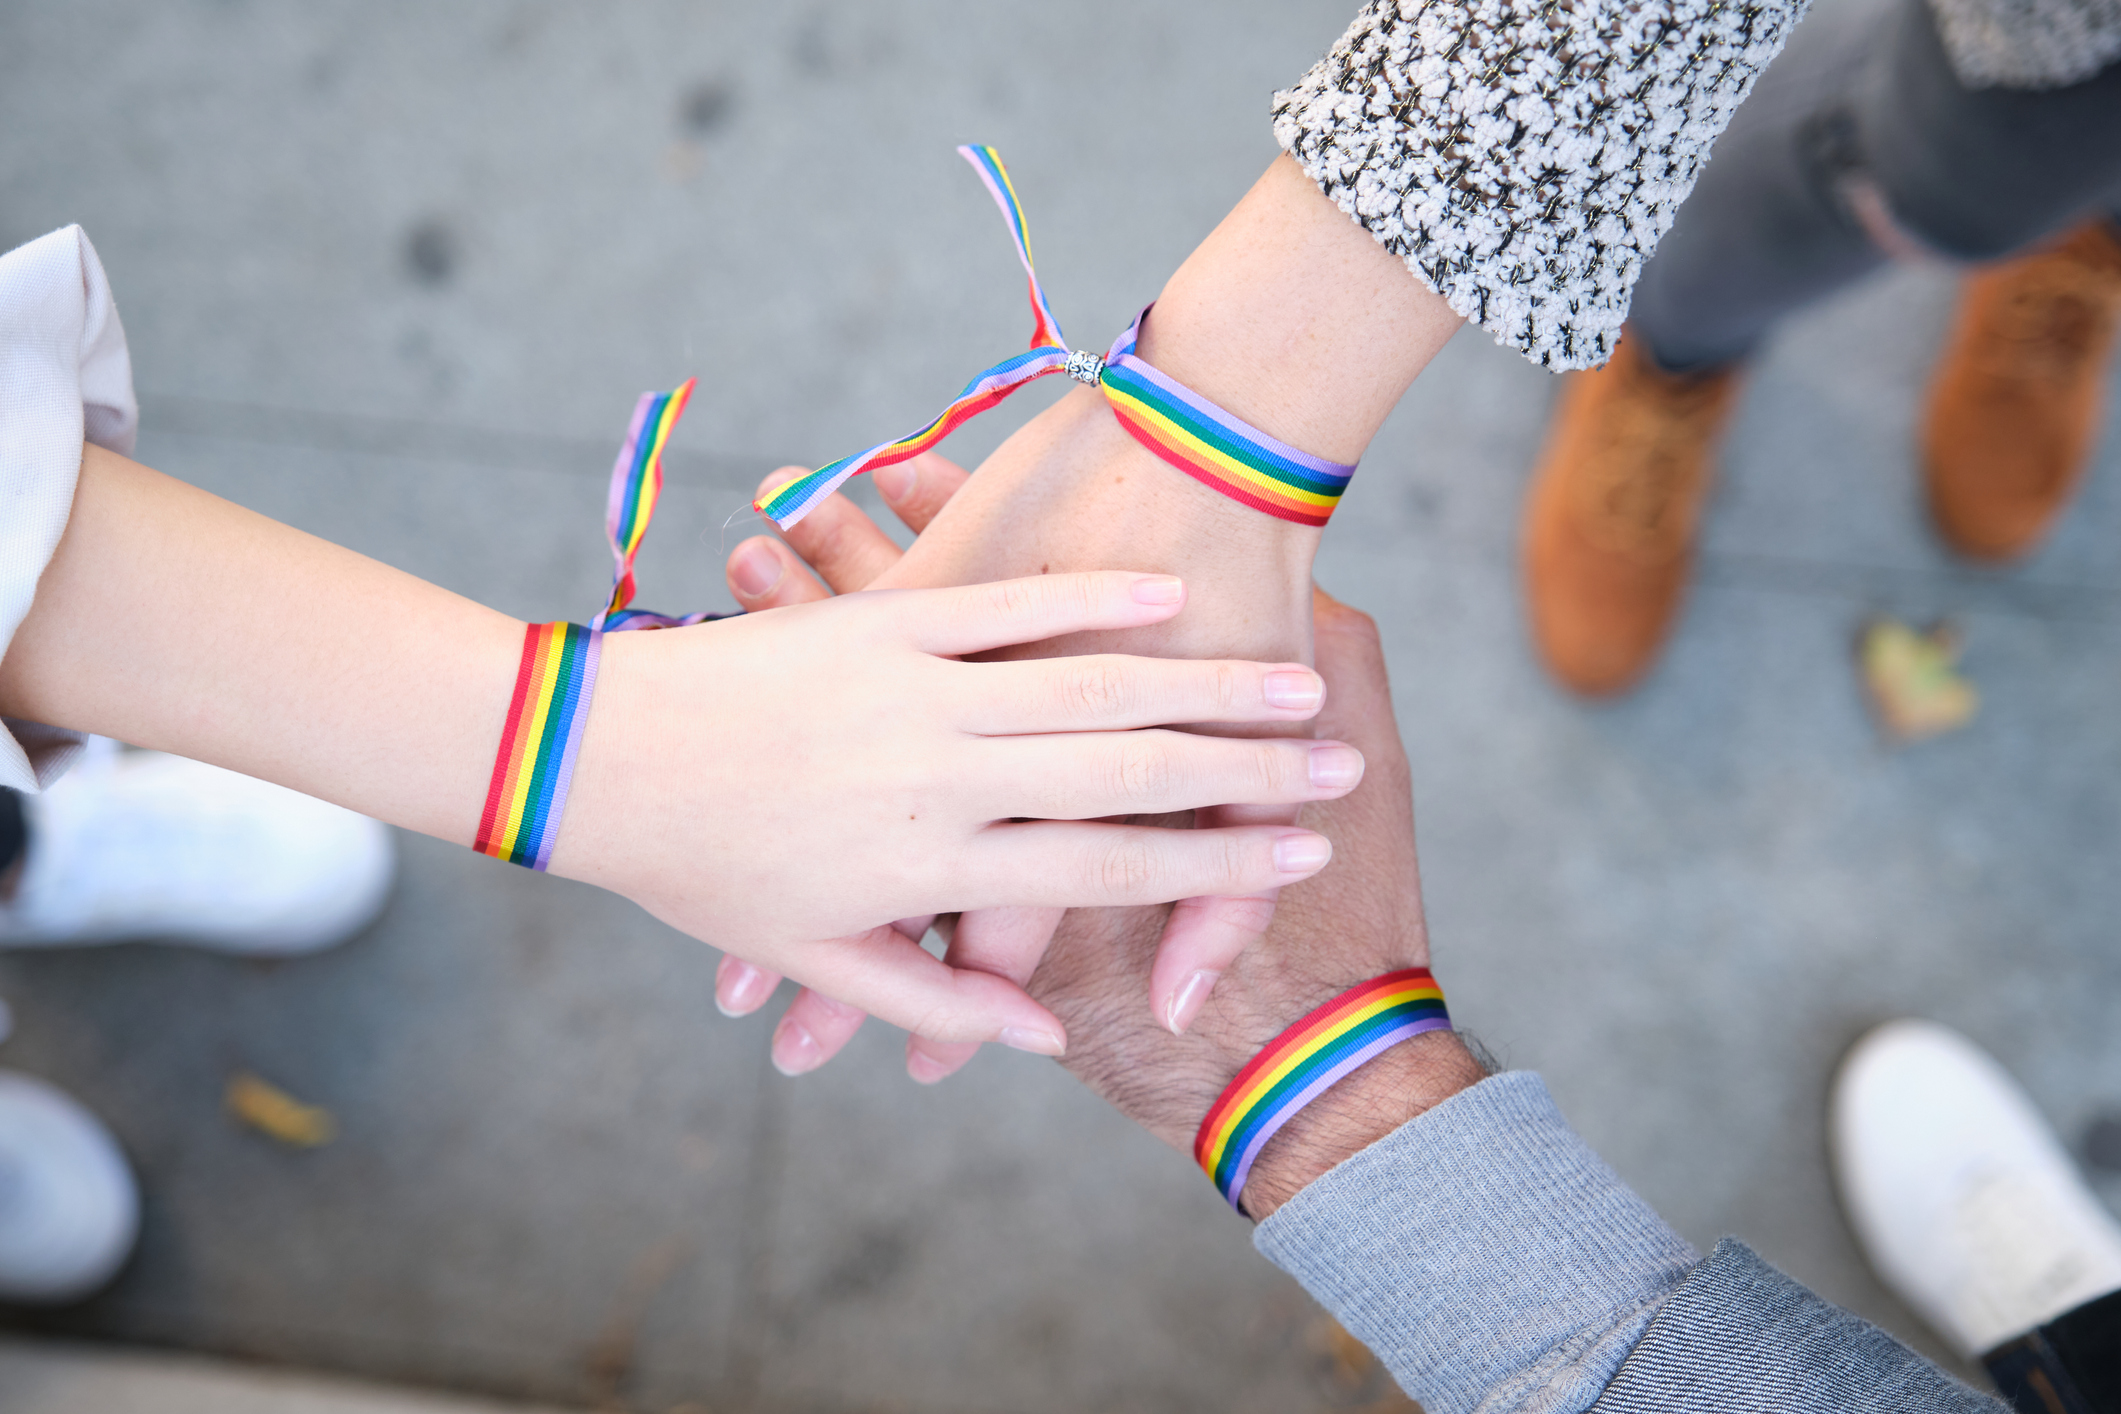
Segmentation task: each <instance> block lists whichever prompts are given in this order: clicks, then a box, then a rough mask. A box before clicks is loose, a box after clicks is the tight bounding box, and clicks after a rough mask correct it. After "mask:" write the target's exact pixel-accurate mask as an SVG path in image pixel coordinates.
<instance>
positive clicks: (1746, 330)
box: [1629, 0, 2121, 372]
mask: <svg viewBox="0 0 2121 1414" xmlns="http://www.w3.org/2000/svg"><path fill="white" fill-rule="evenodd" d="M1858 181H1866V182H1868V183H1870V184H1871V185H1872V186H1873V187H1874V188H1875V189H1876V191H1877V192H1878V194H1879V195H1880V196H1882V197H1883V199H1884V203H1885V206H1886V208H1887V209H1888V210H1889V211H1890V213H1891V215H1892V219H1893V224H1894V225H1895V226H1896V227H1897V228H1898V229H1899V230H1900V231H1902V232H1903V233H1905V234H1906V235H1908V236H1911V237H1913V238H1914V240H1915V241H1916V242H1918V243H1919V244H1921V245H1923V246H1926V247H1928V248H1929V249H1930V250H1931V251H1934V252H1935V253H1937V254H1939V255H1943V256H1946V257H1948V258H1951V259H1956V260H1965V261H1980V260H1995V259H2000V258H2002V257H2005V256H2009V255H2013V254H2016V253H2018V252H2019V251H2022V250H2025V249H2027V248H2029V247H2033V246H2037V245H2039V244H2040V243H2042V242H2043V241H2046V240H2047V239H2049V238H2051V237H2053V236H2056V235H2059V234H2061V233H2062V232H2064V231H2067V230H2069V229H2070V228H2072V227H2074V226H2076V225H2078V224H2080V223H2082V222H2083V221H2085V220H2086V219H2088V218H2091V217H2094V216H2097V215H2100V214H2105V215H2108V216H2109V217H2113V218H2116V219H2121V63H2117V64H2110V65H2108V66H2107V67H2106V68H2104V69H2102V70H2100V71H2099V72H2098V73H2096V74H2094V75H2093V76H2092V77H2090V78H2089V79H2086V80H2084V81H2083V82H2081V83H2077V84H2072V85H2070V86H2068V87H2066V88H2055V89H2043V90H2026V89H2006V88H1983V89H1969V88H1967V87H1965V86H1964V85H1963V84H1962V83H1960V81H1959V78H1958V76H1957V74H1955V73H1954V72H1953V70H1952V66H1951V61H1950V59H1949V58H1948V57H1947V56H1946V54H1945V49H1944V43H1943V40H1942V38H1941V37H1940V36H1939V35H1938V32H1937V25H1936V21H1935V19H1934V18H1933V17H1932V15H1931V13H1930V8H1929V6H1928V4H1926V3H1925V0H1830V3H1827V4H1823V5H1822V6H1820V7H1819V8H1817V9H1815V10H1814V12H1813V13H1812V15H1811V16H1810V17H1809V18H1807V19H1806V20H1805V21H1804V23H1802V24H1800V25H1799V26H1798V27H1797V30H1796V33H1795V34H1793V35H1792V36H1791V37H1790V43H1789V46H1788V47H1787V48H1786V49H1784V50H1783V52H1782V54H1781V56H1780V57H1779V58H1777V59H1776V60H1775V62H1774V63H1773V64H1771V65H1770V66H1769V67H1768V71H1767V72H1766V73H1765V74H1763V75H1762V76H1761V79H1760V83H1759V84H1758V86H1757V87H1756V88H1755V89H1754V91H1753V94H1752V96H1751V97H1749V98H1748V99H1747V100H1746V102H1745V104H1744V105H1743V106H1742V107H1741V108H1739V110H1738V113H1737V115H1736V117H1735V118H1733V120H1732V122H1731V126H1730V127H1729V129H1728V130H1726V131H1725V133H1724V135H1723V137H1722V139H1721V140H1720V141H1719V142H1718V143H1717V144H1716V148H1715V151H1714V152H1713V153H1712V154H1711V156H1710V158H1709V161H1708V164H1707V166H1705V167H1704V168H1703V169H1702V173H1701V180H1700V182H1699V183H1698V184H1697V185H1696V186H1695V188H1694V192H1693V195H1692V196H1690V197H1689V198H1688V199H1687V201H1686V203H1685V205H1683V206H1681V207H1680V209H1679V215H1678V217H1677V219H1676V220H1675V221H1674V222H1673V224H1672V229H1671V230H1670V231H1669V232H1668V233H1667V234H1666V235H1665V238H1664V241H1663V242H1662V243H1661V244H1660V245H1659V246H1658V248H1657V252H1656V254H1655V255H1653V256H1652V257H1651V259H1650V261H1649V263H1648V264H1647V265H1646V266H1645V267H1644V268H1643V273H1642V279H1641V281H1640V283H1638V284H1637V285H1636V287H1635V298H1634V304H1633V306H1632V310H1631V312H1630V315H1629V328H1630V330H1631V332H1633V333H1634V334H1635V335H1636V336H1637V337H1639V338H1642V339H1644V340H1646V341H1647V343H1648V351H1649V353H1650V355H1651V357H1652V358H1653V359H1654V360H1655V361H1656V362H1657V363H1658V364H1659V365H1661V366H1662V367H1664V368H1665V369H1667V370H1669V371H1672V372H1689V371H1695V370H1704V369H1708V368H1713V367H1717V366H1719V365H1722V364H1727V363H1731V362H1734V361H1736V360H1739V359H1742V358H1744V357H1746V356H1747V355H1748V354H1750V353H1751V352H1752V351H1753V350H1754V348H1755V347H1756V346H1757V345H1758V344H1759V343H1760V341H1761V340H1762V339H1763V338H1764V337H1765V336H1766V335H1767V333H1768V331H1769V329H1770V328H1772V327H1773V325H1774V323H1775V321H1776V320H1777V319H1779V318H1781V317H1782V316H1783V315H1785V314H1788V313H1790V312H1792V311H1794V310H1796V309H1798V308H1799V307H1801V306H1803V305H1806V304H1809V303H1811V302H1813V301H1815V300H1818V299H1821V298H1823V297H1824V296H1826V295H1829V294H1832V293H1833V292H1834V291H1836V290H1839V289H1841V288H1842V287H1844V286H1846V285H1849V284H1851V283H1853V282H1854V281H1856V280H1859V279H1861V278H1862V277H1863V276H1865V275H1867V274H1869V273H1871V272H1872V271H1873V270H1876V269H1877V268H1878V267H1879V266H1881V265H1883V264H1885V263H1886V261H1887V260H1888V258H1889V257H1888V256H1887V255H1886V253H1885V252H1884V251H1883V250H1881V249H1880V248H1879V247H1878V246H1877V245H1876V244H1875V243H1874V242H1873V241H1872V240H1871V238H1870V237H1869V236H1868V235H1867V234H1866V233H1865V231H1864V229H1863V227H1862V225H1861V224H1859V223H1858V221H1857V219H1856V217H1855V215H1854V214H1853V212H1852V209H1851V208H1850V206H1849V204H1848V200H1847V197H1846V192H1847V190H1848V188H1849V187H1850V185H1851V184H1852V183H1855V182H1858Z"/></svg>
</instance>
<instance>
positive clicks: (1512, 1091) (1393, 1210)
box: [1253, 1071, 1696, 1414]
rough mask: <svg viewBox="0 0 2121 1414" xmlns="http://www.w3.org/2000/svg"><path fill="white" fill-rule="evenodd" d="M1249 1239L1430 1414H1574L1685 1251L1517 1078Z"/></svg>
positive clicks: (1360, 1165) (1589, 1400) (1403, 1132)
mask: <svg viewBox="0 0 2121 1414" xmlns="http://www.w3.org/2000/svg"><path fill="white" fill-rule="evenodd" d="M1253 1240H1254V1242H1255V1243H1256V1244H1257V1246H1258V1247H1259V1250H1260V1251H1261V1252H1263V1253H1265V1254H1266V1255H1267V1257H1268V1258H1269V1259H1271V1260H1272V1261H1273V1262H1274V1263H1275V1264H1276V1265H1278V1266H1280V1267H1281V1268H1282V1269H1283V1270H1285V1271H1287V1272H1289V1273H1290V1274H1291V1275H1293V1276H1294V1277H1296V1279H1297V1280H1299V1281H1301V1282H1302V1283H1303V1284H1304V1286H1305V1287H1306V1288H1307V1289H1308V1290H1309V1291H1310V1292H1311V1294H1312V1295H1313V1296H1315V1297H1317V1298H1318V1300H1319V1301H1320V1303H1321V1304H1323V1305H1324V1306H1325V1308H1326V1309H1327V1310H1329V1311H1331V1312H1332V1313H1333V1314H1334V1316H1335V1317H1336V1318H1337V1319H1338V1320H1339V1321H1340V1323H1341V1324H1342V1325H1344V1326H1346V1327H1347V1328H1348V1330H1349V1331H1350V1332H1351V1333H1352V1334H1353V1335H1354V1336H1355V1337H1356V1338H1357V1339H1359V1340H1361V1341H1362V1342H1363V1343H1364V1344H1366V1345H1368V1346H1369V1347H1370V1349H1371V1350H1373V1351H1375V1352H1376V1354H1377V1357H1378V1358H1379V1359H1380V1360H1382V1361H1383V1362H1384V1363H1385V1366H1386V1368H1388V1369H1389V1370H1391V1372H1392V1374H1393V1375H1394V1376H1395V1377H1396V1378H1397V1379H1398V1380H1399V1382H1400V1384H1401V1385H1402V1386H1403V1387H1404V1388H1405V1389H1406V1391H1407V1393H1409V1394H1411V1395H1412V1396H1414V1398H1416V1399H1418V1400H1420V1401H1421V1405H1422V1407H1423V1408H1424V1409H1426V1410H1427V1411H1429V1414H1464V1412H1465V1411H1470V1410H1475V1409H1478V1410H1482V1411H1484V1414H1504V1411H1517V1410H1523V1411H1532V1410H1537V1411H1540V1412H1541V1414H1570V1411H1577V1410H1583V1409H1588V1408H1589V1407H1590V1406H1591V1405H1592V1404H1593V1403H1594V1402H1595V1401H1596V1400H1597V1399H1598V1396H1599V1394H1600V1392H1601V1391H1603V1390H1604V1389H1605V1387H1606V1384H1607V1382H1608V1381H1609V1380H1611V1379H1612V1377H1613V1374H1614V1372H1615V1371H1617V1370H1618V1369H1619V1368H1620V1367H1621V1363H1622V1361H1624V1360H1626V1359H1627V1357H1628V1352H1629V1351H1630V1350H1632V1349H1633V1348H1634V1346H1635V1343H1636V1341H1637V1340H1638V1339H1639V1338H1640V1337H1641V1335H1642V1333H1643V1331H1644V1330H1645V1329H1647V1328H1648V1326H1649V1324H1650V1321H1651V1319H1652V1318H1653V1317H1654V1316H1655V1315H1656V1312H1657V1310H1658V1307H1659V1305H1660V1304H1661V1303H1662V1302H1663V1301H1664V1300H1665V1299H1666V1298H1667V1297H1669V1296H1670V1295H1671V1294H1672V1293H1673V1292H1674V1291H1676V1290H1678V1289H1679V1288H1680V1286H1681V1285H1682V1284H1683V1283H1684V1282H1685V1280H1686V1276H1687V1272H1688V1271H1689V1269H1691V1268H1692V1267H1693V1265H1694V1262H1695V1259H1696V1254H1695V1252H1694V1250H1693V1249H1692V1248H1691V1247H1689V1246H1687V1244H1686V1243H1685V1242H1684V1241H1683V1240H1681V1238H1680V1237H1679V1235H1678V1234H1677V1233H1675V1232H1673V1231H1672V1230H1671V1229H1670V1228H1669V1227H1667V1226H1666V1225H1665V1224H1664V1222H1663V1220H1661V1219H1660V1218H1659V1217H1658V1216H1657V1214H1656V1213H1654V1212H1652V1211H1651V1210H1650V1208H1649V1205H1648V1204H1646V1203H1644V1202H1643V1201H1642V1200H1641V1199H1640V1198H1638V1197H1636V1196H1635V1194H1634V1193H1633V1192H1631V1191H1630V1190H1629V1189H1628V1188H1627V1186H1626V1185H1625V1184H1623V1183H1621V1181H1620V1179H1619V1178H1618V1177H1617V1176H1615V1174H1614V1173H1613V1171H1612V1170H1611V1169H1610V1168H1608V1167H1606V1164H1605V1162H1604V1161H1603V1160H1602V1159H1600V1158H1599V1157H1598V1156H1597V1155H1596V1154H1595V1153H1593V1152H1591V1149H1590V1147H1589V1146H1588V1145H1586V1144H1585V1143H1584V1142H1583V1140H1582V1139H1580V1138H1578V1137H1577V1135H1576V1133H1575V1131H1574V1130H1572V1129H1570V1128H1569V1126H1568V1123H1567V1121H1565V1120H1563V1119H1562V1117H1561V1114H1560V1112H1559V1111H1558V1110H1556V1109H1555V1107H1554V1102H1553V1100H1552V1099H1551V1098H1550V1097H1549V1096H1548V1094H1547V1088H1546V1084H1545V1083H1544V1082H1543V1081H1541V1080H1540V1078H1539V1077H1538V1076H1537V1075H1534V1074H1531V1073H1530V1072H1526V1071H1515V1072H1510V1073H1507V1074H1503V1075H1498V1076H1494V1077H1492V1078H1490V1079H1488V1080H1484V1081H1482V1082H1481V1083H1480V1084H1478V1085H1475V1086H1473V1087H1472V1088H1471V1089H1468V1090H1464V1091H1461V1092H1460V1093H1458V1094H1456V1095H1454V1096H1452V1097H1451V1098H1450V1099H1448V1100H1446V1101H1444V1103H1442V1104H1440V1105H1438V1106H1437V1107H1436V1108H1434V1109H1432V1110H1429V1111H1428V1112H1427V1113H1425V1114H1422V1115H1420V1116H1419V1117H1417V1118H1416V1119H1415V1120H1414V1121H1413V1122H1412V1123H1410V1124H1407V1125H1405V1126H1404V1127H1402V1128H1401V1129H1400V1130H1398V1131H1397V1132H1396V1133H1394V1134H1391V1135H1389V1136H1387V1137H1386V1138H1385V1139H1383V1140H1381V1141H1379V1142H1378V1143H1376V1144H1373V1145H1372V1146H1370V1147H1369V1148H1368V1149H1365V1150H1363V1151H1362V1152H1361V1153H1359V1154H1357V1155H1355V1156H1354V1157H1353V1158H1351V1159H1349V1160H1348V1161H1347V1162H1346V1163H1343V1164H1341V1165H1340V1166H1339V1167H1338V1168H1336V1169H1334V1170H1333V1171H1332V1172H1331V1173H1329V1174H1327V1175H1326V1176H1325V1177H1323V1178H1321V1179H1319V1180H1318V1181H1316V1182H1315V1183H1312V1184H1311V1185H1310V1186H1309V1187H1307V1188H1305V1189H1304V1190H1303V1191H1302V1192H1300V1193H1298V1194H1297V1195H1296V1196H1295V1197H1294V1198H1293V1199H1291V1200H1290V1201H1289V1202H1288V1203H1287V1204H1285V1205H1284V1206H1283V1207H1281V1208H1280V1209H1279V1210H1278V1211H1276V1212H1275V1213H1274V1215H1273V1216H1272V1217H1270V1218H1268V1219H1267V1220H1266V1221H1265V1222H1263V1223H1261V1224H1260V1225H1259V1229H1258V1231H1257V1232H1256V1233H1255V1234H1254V1236H1253Z"/></svg>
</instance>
